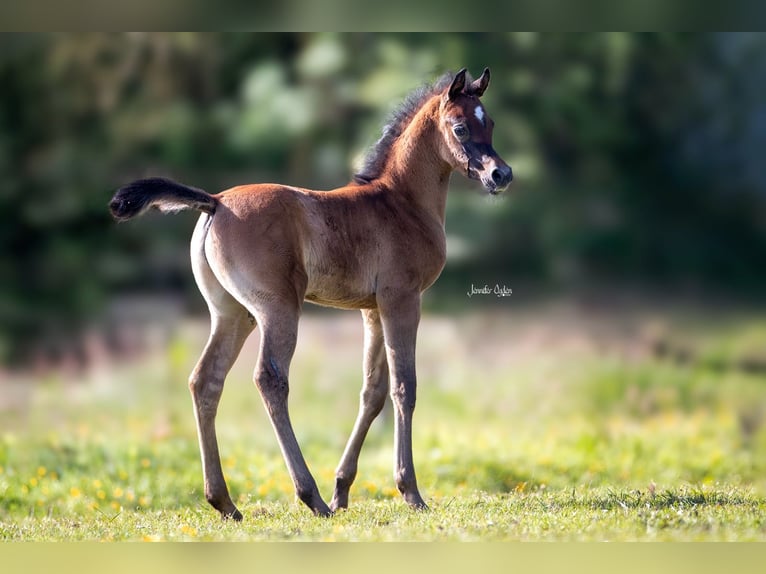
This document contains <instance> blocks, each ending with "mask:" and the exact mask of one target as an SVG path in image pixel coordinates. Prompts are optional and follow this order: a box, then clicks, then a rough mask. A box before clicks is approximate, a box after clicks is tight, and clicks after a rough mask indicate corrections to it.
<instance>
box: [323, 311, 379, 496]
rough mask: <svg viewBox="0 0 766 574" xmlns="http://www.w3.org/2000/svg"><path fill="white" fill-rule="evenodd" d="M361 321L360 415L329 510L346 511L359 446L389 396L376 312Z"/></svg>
mask: <svg viewBox="0 0 766 574" xmlns="http://www.w3.org/2000/svg"><path fill="white" fill-rule="evenodd" d="M362 317H363V318H364V386H363V387H362V392H361V395H360V397H359V414H358V415H357V418H356V423H354V430H353V431H352V432H351V436H350V437H349V439H348V443H347V444H346V449H345V450H344V451H343V456H342V457H341V459H340V463H339V464H338V468H337V470H336V471H335V492H334V493H333V496H332V501H331V502H330V508H332V509H333V510H337V509H338V508H348V491H349V489H350V488H351V484H352V483H353V482H354V478H356V470H357V463H358V461H359V453H360V452H361V450H362V444H363V443H364V439H365V437H366V436H367V431H369V430H370V425H371V424H372V421H373V420H375V417H376V416H378V414H379V413H380V411H381V409H382V408H383V404H384V403H385V401H386V395H387V394H388V365H387V364H386V351H385V347H384V345H383V327H382V325H381V323H380V314H379V313H378V311H377V309H365V310H363V311H362Z"/></svg>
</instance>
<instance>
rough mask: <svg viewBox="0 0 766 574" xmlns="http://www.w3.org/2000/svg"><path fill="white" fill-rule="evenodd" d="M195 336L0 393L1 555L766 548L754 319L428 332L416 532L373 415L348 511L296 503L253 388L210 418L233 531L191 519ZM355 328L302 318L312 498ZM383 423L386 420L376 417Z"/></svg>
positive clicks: (243, 376) (302, 414) (301, 369)
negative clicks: (238, 518)
mask: <svg viewBox="0 0 766 574" xmlns="http://www.w3.org/2000/svg"><path fill="white" fill-rule="evenodd" d="M205 337H206V324H205V323H204V322H194V321H188V322H184V323H183V324H180V325H178V327H177V328H176V329H174V331H173V334H172V336H171V337H170V339H169V342H168V345H167V347H163V350H162V351H161V352H158V353H155V354H153V355H150V356H147V357H146V358H145V359H143V360H141V361H140V362H139V363H136V364H125V363H118V364H112V363H103V364H97V365H94V366H93V367H92V368H91V369H90V370H89V371H88V372H87V373H85V374H83V375H82V376H79V377H71V376H67V377H64V376H62V375H56V374H49V375H45V376H38V377H35V378H32V377H24V376H21V375H14V376H6V377H5V380H3V381H2V383H0V387H1V388H2V390H3V393H2V394H3V397H2V398H0V406H1V407H2V412H1V413H0V414H1V416H2V419H1V422H0V437H1V438H0V539H3V540H137V541H141V540H144V541H158V540H316V541H321V540H365V541H383V540H397V541H409V540H593V541H596V540H598V541H600V540H622V541H632V540H682V541H697V540H710V541H719V540H736V541H764V540H766V373H765V372H764V371H763V370H762V369H761V366H762V364H763V356H764V354H766V314H764V313H763V312H762V311H742V310H739V311H735V310H732V311H720V310H719V311H715V312H714V311H711V312H709V313H708V312H703V310H701V309H699V308H687V309H683V308H681V309H674V310H673V311H667V310H660V309H656V308H652V307H647V306H639V307H630V306H621V307H620V308H619V309H617V310H615V309H610V310H607V309H600V308H599V307H598V306H596V307H583V306H577V305H570V304H566V303H558V304H554V305H546V306H536V307H530V308H527V309H521V308H514V307H513V306H512V305H511V304H510V303H509V304H508V305H507V306H506V307H504V308H502V309H500V310H492V311H491V312H480V311H476V312H472V313H461V314H458V315H455V316H451V317H447V316H443V315H428V314H426V315H424V318H423V320H422V323H421V331H420V336H419V340H418V360H419V387H418V389H419V390H418V407H417V410H416V413H415V438H414V452H415V461H416V468H417V471H418V478H419V484H420V488H421V491H422V493H423V494H424V496H425V497H426V500H427V501H428V502H429V504H430V507H431V510H430V511H428V512H412V511H410V510H409V509H408V508H406V507H405V505H404V503H403V501H402V500H401V498H400V497H399V496H398V494H397V492H396V489H395V487H394V484H393V479H392V469H391V464H392V462H391V458H392V429H391V421H390V417H389V418H386V417H385V416H384V417H383V419H381V420H380V421H377V422H376V423H375V425H374V426H373V428H372V430H371V432H370V436H369V437H368V439H367V443H366V444H365V448H364V450H363V451H362V457H361V460H360V467H359V475H358V478H357V482H356V483H355V484H354V486H353V488H352V490H351V507H350V508H349V510H347V511H342V512H339V513H338V514H336V515H335V516H334V517H332V518H330V519H319V518H315V517H313V516H312V515H311V514H310V512H309V511H308V510H307V509H306V508H305V507H304V506H303V505H301V504H300V503H299V502H297V500H296V499H295V497H294V494H293V490H292V485H291V483H290V481H289V477H288V475H287V472H286V470H285V468H284V463H283V461H282V458H281V455H280V453H279V449H278V447H277V444H276V440H275V438H274V435H273V431H272V429H271V427H270V425H269V423H268V420H267V417H266V415H265V412H264V409H263V407H262V405H261V403H260V398H259V397H258V394H257V392H256V390H255V389H254V386H253V385H252V382H251V371H252V367H253V365H254V361H255V352H256V349H257V339H258V336H257V334H254V335H253V337H252V338H251V340H250V341H248V344H247V346H246V348H245V351H244V352H243V354H242V356H241V357H240V360H239V361H238V362H237V364H236V365H235V368H234V370H233V371H232V373H231V375H230V377H229V379H228V380H227V388H226V390H225V392H224V396H223V401H222V404H221V408H220V412H219V418H218V420H219V424H218V428H219V441H220V443H221V451H222V458H223V465H224V471H225V473H226V475H227V480H228V482H229V486H230V489H231V491H232V496H233V498H234V499H235V501H237V503H238V505H239V507H240V509H241V510H242V511H243V514H244V516H245V519H244V521H243V522H242V523H232V522H222V521H221V520H219V518H218V516H217V514H216V513H215V512H214V511H213V510H212V509H211V508H210V507H208V505H207V503H206V502H205V501H204V496H203V493H202V487H201V486H202V485H201V469H200V463H199V459H198V451H197V444H196V434H195V429H194V423H193V417H192V412H191V402H190V399H189V396H188V390H187V387H186V378H187V376H188V373H189V371H190V369H191V367H192V365H193V364H194V362H195V360H196V358H197V354H198V352H199V350H200V349H201V346H202V344H203V343H204V339H205ZM361 351H362V331H361V321H360V319H359V317H357V315H356V314H355V313H340V314H335V313H322V314H307V316H306V317H304V320H303V322H302V324H301V332H300V338H299V342H298V350H297V352H296V357H295V360H294V362H293V367H292V371H291V395H290V397H291V398H290V400H291V413H292V417H293V423H294V426H295V428H296V433H297V434H298V437H299V440H300V442H301V444H302V446H303V450H304V454H305V456H306V458H307V461H308V462H309V465H310V467H311V468H312V471H313V473H314V475H315V477H316V479H317V482H318V484H319V488H320V491H321V492H322V494H323V495H324V497H325V498H326V499H329V497H330V494H331V489H332V484H333V470H334V467H335V465H336V464H337V461H338V458H339V456H340V453H341V452H342V449H343V446H344V444H345V440H346V438H347V435H348V432H349V431H350V429H351V426H352V424H353V419H354V416H355V412H356V407H357V400H358V391H359V387H360V372H361ZM384 415H385V413H384Z"/></svg>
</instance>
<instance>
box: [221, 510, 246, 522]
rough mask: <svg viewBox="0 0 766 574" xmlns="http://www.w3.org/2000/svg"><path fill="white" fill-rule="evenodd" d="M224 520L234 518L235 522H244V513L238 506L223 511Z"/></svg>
mask: <svg viewBox="0 0 766 574" xmlns="http://www.w3.org/2000/svg"><path fill="white" fill-rule="evenodd" d="M221 519H222V520H234V521H235V522H242V513H241V512H240V511H239V510H237V509H236V508H235V509H234V510H233V511H231V512H222V513H221Z"/></svg>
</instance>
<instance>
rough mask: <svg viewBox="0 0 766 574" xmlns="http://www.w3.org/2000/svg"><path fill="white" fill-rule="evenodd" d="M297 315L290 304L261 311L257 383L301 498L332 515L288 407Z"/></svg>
mask: <svg viewBox="0 0 766 574" xmlns="http://www.w3.org/2000/svg"><path fill="white" fill-rule="evenodd" d="M298 317H299V310H298V309H294V308H293V307H292V306H290V305H270V306H269V308H268V309H264V310H263V311H262V312H261V313H259V314H258V322H259V324H260V326H261V351H260V355H259V357H258V365H257V366H256V369H255V384H256V385H257V387H258V390H259V391H260V393H261V397H262V398H263V403H264V405H265V406H266V411H267V412H268V413H269V417H270V419H271V424H272V426H273V427H274V431H275V432H276V435H277V440H278V441H279V447H280V449H281V450H282V455H283V456H284V459H285V462H286V463H287V470H288V472H289V473H290V477H291V478H292V479H293V484H294V485H295V492H296V494H297V495H298V498H300V499H301V501H303V502H304V503H305V504H306V506H308V507H309V508H310V509H311V510H312V511H313V512H314V514H316V515H317V516H329V515H331V514H332V512H331V511H330V509H329V507H328V506H327V505H326V504H325V502H324V500H322V497H321V496H320V494H319V490H318V489H317V485H316V482H315V481H314V477H313V476H311V471H309V468H308V465H306V461H305V460H304V458H303V454H302V453H301V449H300V446H298V441H297V439H296V438H295V432H294V431H293V427H292V424H291V422H290V415H289V413H288V409H287V395H288V392H289V384H288V372H289V369H290V361H291V359H292V356H293V352H294V351H295V340H296V337H297V334H298Z"/></svg>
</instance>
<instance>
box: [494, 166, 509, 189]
mask: <svg viewBox="0 0 766 574" xmlns="http://www.w3.org/2000/svg"><path fill="white" fill-rule="evenodd" d="M512 179H513V172H511V168H510V167H504V168H495V169H493V170H492V181H493V182H494V183H495V185H497V186H503V185H508V184H509V183H511V180H512Z"/></svg>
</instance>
